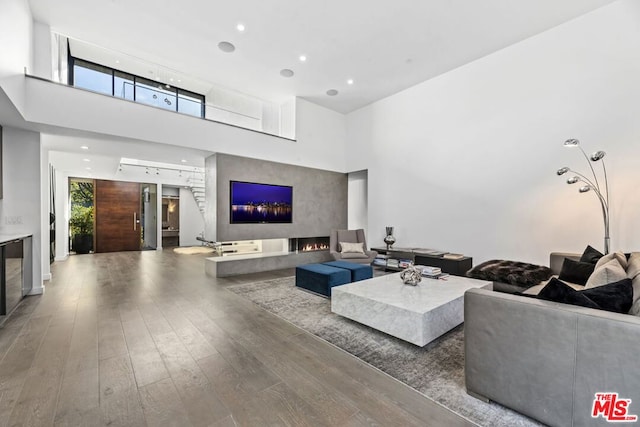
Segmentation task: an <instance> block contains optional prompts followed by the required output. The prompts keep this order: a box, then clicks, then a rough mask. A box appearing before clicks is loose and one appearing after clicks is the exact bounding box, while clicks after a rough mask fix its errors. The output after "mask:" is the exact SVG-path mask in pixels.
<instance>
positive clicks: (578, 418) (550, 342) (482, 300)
mask: <svg viewBox="0 0 640 427" xmlns="http://www.w3.org/2000/svg"><path fill="white" fill-rule="evenodd" d="M565 257H570V258H573V259H575V258H576V254H559V253H554V254H551V262H550V267H551V269H552V270H554V272H555V273H557V272H558V271H559V270H560V267H561V265H562V260H563V259H564V258H565ZM577 257H579V255H577ZM464 344H465V382H466V388H467V393H469V394H470V395H472V396H475V397H477V398H479V399H482V400H485V401H488V400H492V401H494V402H498V403H500V404H502V405H504V406H506V407H508V408H511V409H514V410H516V411H518V412H520V413H522V414H525V415H528V416H529V417H532V418H534V419H536V420H539V421H541V422H543V423H545V424H548V425H550V426H604V425H607V422H606V420H604V419H603V418H602V417H599V418H592V417H591V414H592V412H591V411H592V406H593V400H594V398H595V394H596V393H601V392H617V393H619V396H620V399H631V400H632V402H633V403H632V404H631V406H630V407H629V412H630V413H631V414H633V415H640V405H639V403H640V387H639V386H638V384H640V369H638V368H637V359H638V354H640V317H637V316H633V315H629V314H618V313H611V312H608V311H602V310H595V309H592V308H585V307H577V306H573V305H567V304H561V303H556V302H550V301H543V300H539V299H535V298H527V297H524V296H519V295H510V294H505V293H501V292H492V291H487V290H484V289H473V290H470V291H467V292H466V293H465V295H464Z"/></svg>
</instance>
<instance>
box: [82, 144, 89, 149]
mask: <svg viewBox="0 0 640 427" xmlns="http://www.w3.org/2000/svg"><path fill="white" fill-rule="evenodd" d="M80 148H82V149H83V150H88V149H89V147H87V146H86V145H81V146H80Z"/></svg>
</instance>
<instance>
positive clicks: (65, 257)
mask: <svg viewBox="0 0 640 427" xmlns="http://www.w3.org/2000/svg"><path fill="white" fill-rule="evenodd" d="M68 259H69V255H68V254H67V255H65V256H63V257H55V258H54V259H53V260H54V261H66V260H68Z"/></svg>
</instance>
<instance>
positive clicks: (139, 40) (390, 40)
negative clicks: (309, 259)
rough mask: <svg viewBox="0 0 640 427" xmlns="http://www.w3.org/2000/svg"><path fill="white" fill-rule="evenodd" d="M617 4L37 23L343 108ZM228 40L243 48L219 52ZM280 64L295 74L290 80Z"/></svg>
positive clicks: (262, 10) (571, 0)
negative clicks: (303, 57)
mask: <svg viewBox="0 0 640 427" xmlns="http://www.w3.org/2000/svg"><path fill="white" fill-rule="evenodd" d="M613 1H614V0H561V1H558V0H535V1H531V0H526V1H525V0H483V1H478V0H446V1H443V0H440V1H437V0H395V1H381V0H348V1H344V0H342V1H340V0H324V1H310V0H268V1H263V0H242V1H225V2H221V1H215V0H208V1H205V0H183V1H181V2H175V1H168V0H135V1H131V0H128V1H127V0H101V1H87V0H57V1H51V0H29V2H30V4H31V8H32V11H33V14H34V18H35V19H36V20H37V21H40V22H44V23H47V24H49V25H50V26H51V28H52V29H53V30H54V31H57V32H60V33H62V34H65V35H67V36H69V37H71V38H75V39H78V40H82V41H85V42H88V43H89V44H93V45H95V46H101V47H104V48H107V49H110V50H112V51H115V52H117V53H121V54H124V55H129V56H130V57H134V58H139V59H140V60H142V61H147V62H150V63H153V64H160V65H162V66H163V67H166V69H168V70H174V71H176V72H178V73H181V74H182V75H183V76H184V77H185V78H186V79H192V80H193V81H200V82H208V83H209V84H214V85H217V86H221V87H223V88H227V89H231V90H235V91H239V92H242V93H246V94H249V95H253V96H257V97H259V98H263V99H266V100H270V101H275V102H280V101H283V100H285V99H287V98H290V97H292V96H300V97H303V98H305V99H308V100H310V101H312V102H315V103H317V104H320V105H323V106H325V107H327V108H330V109H333V110H335V111H339V112H342V113H347V112H350V111H353V110H355V109H358V108H360V107H362V106H365V105H367V104H370V103H372V102H374V101H376V100H379V99H381V98H384V97H386V96H389V95H391V94H393V93H396V92H398V91H401V90H403V89H406V88H408V87H410V86H412V85H415V84H417V83H419V82H422V81H424V80H427V79H430V78H432V77H434V76H437V75H439V74H442V73H445V72H447V71H450V70H452V69H454V68H456V67H459V66H461V65H464V64H466V63H469V62H471V61H473V60H475V59H478V58H480V57H482V56H485V55H487V54H490V53H492V52H495V51H497V50H499V49H502V48H504V47H506V46H509V45H511V44H513V43H517V42H519V41H521V40H524V39H526V38H528V37H530V36H532V35H535V34H537V33H540V32H542V31H544V30H547V29H549V28H552V27H554V26H557V25H559V24H561V23H563V22H566V21H568V20H571V19H573V18H575V17H578V16H580V15H582V14H584V13H586V12H589V11H591V10H593V9H595V8H598V7H600V6H603V5H606V4H609V3H612V2H613ZM239 22H242V23H244V24H245V25H246V28H247V29H246V31H245V32H244V33H239V32H238V31H237V30H236V24H237V23H239ZM220 41H229V42H231V43H233V44H234V45H235V46H236V51H235V52H233V53H224V52H222V51H220V50H219V49H218V47H217V45H218V43H219V42H220ZM301 54H305V55H307V57H308V60H307V61H306V62H305V63H301V62H300V61H299V60H298V56H299V55H301ZM105 65H111V66H113V67H114V68H117V66H116V64H105ZM283 68H290V69H292V70H293V71H294V72H295V76H294V77H292V78H288V79H287V78H283V77H281V76H280V70H281V69H283ZM347 79H354V81H355V83H354V84H353V85H351V86H350V85H348V84H347ZM185 88H186V89H189V88H188V87H185ZM329 89H336V90H338V92H339V94H338V95H337V96H333V97H330V96H328V95H326V91H327V90H329Z"/></svg>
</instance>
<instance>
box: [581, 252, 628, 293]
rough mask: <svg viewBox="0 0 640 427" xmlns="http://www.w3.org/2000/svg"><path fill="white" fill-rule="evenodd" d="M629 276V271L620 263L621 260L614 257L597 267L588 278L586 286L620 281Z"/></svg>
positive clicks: (591, 286)
mask: <svg viewBox="0 0 640 427" xmlns="http://www.w3.org/2000/svg"><path fill="white" fill-rule="evenodd" d="M626 278H627V272H626V271H624V268H622V266H621V265H620V262H619V261H618V260H617V259H616V258H615V257H614V258H612V259H610V260H609V261H608V262H606V263H604V264H602V265H600V266H597V264H596V269H595V270H594V271H593V274H591V277H589V280H587V283H586V285H585V288H594V287H596V286H602V285H606V284H607V283H613V282H618V281H620V280H622V279H626Z"/></svg>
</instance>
